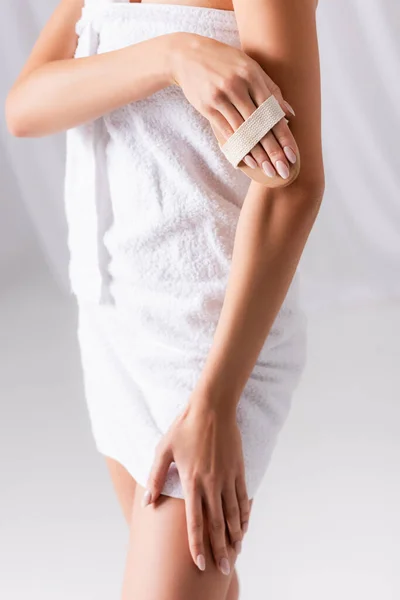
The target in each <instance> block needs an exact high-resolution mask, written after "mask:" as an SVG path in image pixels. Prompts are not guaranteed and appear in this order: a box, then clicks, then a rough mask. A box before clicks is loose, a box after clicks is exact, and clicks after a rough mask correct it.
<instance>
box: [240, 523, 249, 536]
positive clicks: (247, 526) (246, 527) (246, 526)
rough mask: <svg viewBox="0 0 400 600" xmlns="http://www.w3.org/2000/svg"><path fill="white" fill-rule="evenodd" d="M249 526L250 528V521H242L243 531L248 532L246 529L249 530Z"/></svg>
mask: <svg viewBox="0 0 400 600" xmlns="http://www.w3.org/2000/svg"><path fill="white" fill-rule="evenodd" d="M248 528H249V522H248V521H244V522H243V523H242V531H243V533H246V531H247V530H248Z"/></svg>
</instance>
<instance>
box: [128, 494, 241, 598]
mask: <svg viewBox="0 0 400 600" xmlns="http://www.w3.org/2000/svg"><path fill="white" fill-rule="evenodd" d="M136 486H137V487H136V490H135V495H134V502H133V508H132V513H131V522H130V536H129V548H128V553H127V558H126V565H125V576H124V583H123V590H122V600H154V598H157V600H187V599H188V598H190V599H191V600H204V598H207V600H222V599H224V598H226V597H227V594H228V590H229V587H230V583H231V581H232V578H233V577H234V572H235V569H234V565H235V561H236V553H235V551H234V550H233V548H232V547H231V546H230V545H229V544H228V558H229V563H230V566H231V572H230V574H229V575H228V576H227V575H223V574H222V573H221V571H220V570H219V569H218V568H217V566H216V565H215V562H214V559H213V556H212V551H211V546H210V543H209V540H208V535H207V532H205V536H204V542H205V553H206V555H205V558H206V569H205V571H200V570H199V569H198V568H197V567H196V565H195V564H194V562H193V560H192V557H191V555H190V552H189V545H188V535H187V529H186V513H185V501H184V500H183V499H181V498H172V497H171V496H165V495H161V496H160V497H159V499H158V500H157V501H156V503H155V504H154V505H152V504H150V505H149V506H147V507H145V508H142V506H141V500H142V497H143V493H144V489H143V488H142V486H140V485H139V484H136ZM250 504H251V501H250ZM205 522H206V521H205ZM244 546H245V544H244Z"/></svg>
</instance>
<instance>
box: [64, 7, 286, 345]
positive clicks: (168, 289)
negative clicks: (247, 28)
mask: <svg viewBox="0 0 400 600" xmlns="http://www.w3.org/2000/svg"><path fill="white" fill-rule="evenodd" d="M200 2H201V0H196V3H194V2H193V3H192V4H189V3H188V2H187V1H186V2H185V3H180V4H177V3H176V2H174V3H170V2H149V1H146V2H142V3H130V2H127V1H126V2H114V1H113V0H104V2H103V3H102V5H101V7H100V8H98V6H99V5H97V3H95V2H92V1H91V2H88V10H87V11H86V12H85V14H84V15H83V20H82V23H81V24H80V25H79V31H80V33H81V34H82V37H81V40H80V42H79V44H78V49H77V50H78V52H77V56H84V55H86V54H87V53H88V51H89V48H90V52H91V53H93V52H94V53H96V52H97V53H102V52H107V51H111V50H114V49H118V48H122V47H124V46H127V45H129V44H134V43H137V42H140V41H143V40H145V39H150V38H152V37H155V36H158V35H162V34H164V33H169V32H171V31H192V32H194V33H198V34H201V35H206V36H210V37H214V38H215V39H217V40H219V41H221V42H223V43H227V44H230V45H232V46H236V47H240V39H239V35H238V31H237V24H236V20H235V17H234V13H233V12H232V11H231V9H229V8H226V6H227V3H226V2H224V8H223V9H221V8H219V7H220V6H221V5H222V4H223V3H222V2H218V0H217V2H216V4H218V7H217V6H216V5H214V6H210V4H209V3H203V5H202V6H200V7H199V3H200ZM140 4H142V5H143V6H140ZM135 5H136V6H135ZM145 5H146V6H145ZM150 5H153V6H150ZM168 5H169V6H168ZM92 7H94V8H93V11H94V12H93V15H92ZM93 34H94V35H93ZM85 36H86V37H85ZM93 40H97V41H96V48H94V47H93V46H90V44H93ZM101 124H102V126H103V127H104V132H103V134H102V138H101V140H102V142H101V144H102V145H101V146H100V150H101V151H102V155H100V154H99V153H98V154H97V156H96V160H93V159H92V158H90V157H89V160H87V157H86V154H87V152H88V148H91V147H94V146H88V144H87V140H85V139H83V138H80V137H79V136H81V134H83V136H86V130H85V129H83V130H80V131H75V132H71V133H70V144H69V157H70V159H69V168H68V169H67V182H68V185H67V191H68V193H67V198H66V200H67V216H68V220H69V228H70V250H71V267H72V269H71V275H72V283H73V287H74V289H75V292H76V293H77V295H78V297H81V298H82V297H83V296H85V297H87V299H89V300H90V299H91V298H92V297H93V294H92V286H91V281H92V280H93V281H95V280H96V272H97V267H98V266H99V267H100V270H101V271H102V273H103V276H105V277H106V279H108V281H109V283H108V289H109V291H110V293H111V296H112V299H113V301H114V303H115V304H116V305H117V306H119V307H120V308H121V309H123V310H124V309H126V314H129V315H130V319H131V320H135V326H136V328H137V330H138V329H140V327H141V326H142V325H145V328H144V330H145V331H146V335H149V334H151V332H153V333H154V335H155V336H157V338H161V337H162V335H161V334H162V333H163V335H164V334H165V335H166V337H168V339H171V337H170V336H172V337H174V338H175V340H176V343H177V344H178V345H180V347H183V345H184V344H185V343H186V344H191V345H193V344H194V345H197V347H198V346H199V345H202V343H206V344H208V343H209V341H210V339H211V338H212V335H213V332H214V330H215V326H216V323H217V321H218V318H219V313H220V310H221V307H222V303H223V299H224V296H225V291H226V285H227V280H228V276H229V271H230V263H231V258H232V253H233V246H234V239H235V231H236V226H237V222H238V218H239V215H240V210H241V207H242V204H243V202H244V199H245V196H246V192H247V189H248V186H249V184H250V180H249V178H248V177H247V176H246V175H245V174H244V173H243V172H242V171H241V170H240V169H234V167H233V166H232V165H231V164H230V163H229V162H228V161H227V160H226V158H225V157H224V155H223V153H222V152H221V150H220V148H219V144H218V142H217V140H216V138H215V136H214V133H213V131H212V129H211V126H210V123H209V121H208V120H207V119H206V118H205V117H203V116H202V115H201V114H200V113H199V112H198V111H197V110H196V109H195V108H194V107H193V106H192V105H191V104H190V103H189V102H188V101H187V99H186V97H185V95H184V93H183V91H182V89H181V88H180V87H179V86H176V85H171V86H169V87H167V88H165V89H162V90H160V91H158V92H156V93H155V94H153V95H152V96H149V97H148V98H145V99H143V100H138V101H135V102H132V103H130V104H128V105H126V106H124V107H122V108H120V109H117V110H115V111H112V112H111V113H110V114H108V115H105V116H104V118H103V119H102V120H101ZM90 128H91V126H90V125H88V129H87V132H88V134H89V135H90V131H91V129H90ZM81 142H83V144H82V143H81ZM80 149H81V150H80ZM98 150H99V146H97V151H98ZM81 151H82V160H81V154H79V152H81ZM89 151H90V150H89ZM103 151H104V152H103ZM84 164H86V165H87V166H88V167H90V165H92V166H93V165H94V166H95V170H94V171H93V172H92V175H89V176H88V174H87V172H86V173H85V172H84V170H85V169H86V168H87V167H85V166H84ZM91 168H92V167H91ZM77 169H78V171H79V172H77ZM98 177H101V178H103V183H102V184H101V186H100V187H99V181H98ZM91 180H92V181H93V185H92V186H91V184H90V181H91ZM96 186H97V188H96ZM96 190H97V191H98V190H101V192H102V195H101V197H99V195H98V193H97V191H96ZM90 191H91V192H92V195H91V196H90V195H88V192H90ZM105 192H107V193H105ZM86 213H87V215H86ZM96 213H97V216H95V222H94V225H93V227H92V229H93V231H92V233H91V231H89V230H88V228H87V227H83V226H82V223H91V222H93V214H95V215H96ZM99 257H100V258H99ZM97 260H100V265H96V261H97ZM293 288H296V286H295V285H294V286H292V292H294V293H295V289H293ZM295 296H296V293H295ZM285 304H289V306H291V308H293V307H294V306H295V305H296V300H295V298H293V294H292V293H289V295H288V297H287V298H286V302H285V303H284V305H285ZM124 312H125V310H124ZM185 325H186V327H185ZM170 328H171V329H170ZM188 332H190V335H188ZM278 337H280V336H278ZM275 341H276V340H275Z"/></svg>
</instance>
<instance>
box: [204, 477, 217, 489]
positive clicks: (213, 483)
mask: <svg viewBox="0 0 400 600" xmlns="http://www.w3.org/2000/svg"><path fill="white" fill-rule="evenodd" d="M218 482H219V477H218V475H217V474H216V473H209V474H208V475H207V476H206V489H208V490H214V489H215V488H216V487H217V485H218Z"/></svg>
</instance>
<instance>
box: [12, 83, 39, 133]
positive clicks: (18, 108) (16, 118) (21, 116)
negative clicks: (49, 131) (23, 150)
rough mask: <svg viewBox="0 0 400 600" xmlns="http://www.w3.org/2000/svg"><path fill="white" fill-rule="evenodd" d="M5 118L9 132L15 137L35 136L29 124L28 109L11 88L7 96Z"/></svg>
mask: <svg viewBox="0 0 400 600" xmlns="http://www.w3.org/2000/svg"><path fill="white" fill-rule="evenodd" d="M5 120H6V125H7V129H8V131H9V133H10V134H11V135H13V136H14V137H18V138H23V137H33V131H32V130H31V127H30V126H29V121H30V119H29V116H28V111H27V110H26V108H24V106H23V103H21V101H20V100H19V99H18V97H17V94H16V93H15V91H14V90H11V91H10V92H9V93H8V96H7V98H6V102H5Z"/></svg>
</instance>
